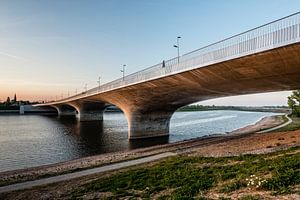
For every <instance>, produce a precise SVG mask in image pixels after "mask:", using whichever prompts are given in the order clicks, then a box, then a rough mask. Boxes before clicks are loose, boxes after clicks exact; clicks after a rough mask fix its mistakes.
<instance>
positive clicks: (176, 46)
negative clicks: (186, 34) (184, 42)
mask: <svg viewBox="0 0 300 200" xmlns="http://www.w3.org/2000/svg"><path fill="white" fill-rule="evenodd" d="M180 38H181V37H180V36H177V45H173V47H175V48H177V62H178V64H179V39H180Z"/></svg>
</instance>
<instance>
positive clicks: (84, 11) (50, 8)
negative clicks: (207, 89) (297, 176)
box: [0, 0, 300, 105]
mask: <svg viewBox="0 0 300 200" xmlns="http://www.w3.org/2000/svg"><path fill="white" fill-rule="evenodd" d="M299 8H300V1H299V0H251V1H246V0H227V1H224V0H206V1H205V0H202V1H200V0H106V1H101V0H97V1H96V0H81V1H79V0H68V1H66V0H52V1H46V0H34V1H29V0H24V1H20V0H7V1H4V0H1V1H0V100H4V99H5V98H6V96H8V95H10V96H12V95H13V94H14V92H17V94H18V96H19V97H21V98H24V99H53V98H55V96H57V97H61V94H63V95H64V97H65V96H66V95H67V93H68V90H69V93H70V94H74V91H75V89H76V88H77V90H78V91H81V90H83V87H84V84H85V83H87V84H88V87H94V86H96V85H97V79H98V76H99V75H100V76H101V77H102V82H109V81H112V80H114V79H116V78H119V77H120V76H121V72H120V68H121V66H122V65H123V64H126V65H127V66H128V67H127V73H132V72H135V71H138V70H141V69H143V68H146V67H149V66H152V65H154V64H156V63H159V62H161V60H166V59H168V58H171V57H175V56H176V49H175V48H173V44H174V43H175V42H176V36H177V35H180V36H181V37H182V39H181V52H182V53H187V52H189V51H192V50H195V49H197V48H200V47H202V46H204V45H207V44H210V43H213V42H216V41H218V40H221V39H224V38H226V37H229V36H232V35H234V34H237V33H240V32H242V31H245V30H247V29H250V28H254V27H256V26H259V25H262V24H264V23H267V22H270V21H272V20H276V19H278V18H281V17H284V16H286V15H289V14H292V13H294V12H297V11H299ZM287 94H289V93H288V92H285V93H273V94H269V95H254V96H250V97H251V98H249V97H238V98H237V97H235V98H229V99H228V98H226V99H219V100H214V101H211V102H208V103H209V104H210V103H214V104H216V105H222V104H226V105H232V104H234V105H282V104H285V103H286V99H285V97H286V95H287Z"/></svg>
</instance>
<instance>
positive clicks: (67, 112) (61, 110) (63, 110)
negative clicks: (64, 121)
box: [53, 105, 76, 118]
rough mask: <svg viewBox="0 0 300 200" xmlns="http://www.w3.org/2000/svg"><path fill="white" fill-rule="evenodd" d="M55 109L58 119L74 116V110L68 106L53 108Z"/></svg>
mask: <svg viewBox="0 0 300 200" xmlns="http://www.w3.org/2000/svg"><path fill="white" fill-rule="evenodd" d="M53 107H54V108H56V110H57V113H58V116H59V117H60V118H68V117H75V116H76V109H75V108H73V107H71V106H69V105H61V106H53Z"/></svg>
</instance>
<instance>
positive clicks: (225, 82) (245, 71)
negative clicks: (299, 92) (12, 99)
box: [49, 43, 300, 138]
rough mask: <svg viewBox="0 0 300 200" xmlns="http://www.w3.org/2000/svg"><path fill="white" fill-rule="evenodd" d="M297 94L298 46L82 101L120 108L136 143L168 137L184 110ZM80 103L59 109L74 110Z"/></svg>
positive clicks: (191, 71)
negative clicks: (233, 99)
mask: <svg viewBox="0 0 300 200" xmlns="http://www.w3.org/2000/svg"><path fill="white" fill-rule="evenodd" d="M298 88H300V44H299V43H296V44H292V45H288V46H285V47H280V48H277V49H272V50H269V51H265V52H261V53H256V54H253V55H249V56H244V57H241V58H237V59H233V60H229V61H225V62H221V63H217V64H213V65H208V66H205V67H201V68H198V69H194V70H190V71H187V72H182V73H178V74H175V75H170V76H166V77H163V78H159V79H155V80H151V81H147V82H143V83H138V84H135V85H131V86H126V87H123V88H119V89H115V90H112V91H108V92H104V93H100V94H97V95H94V96H89V97H85V98H84V100H85V101H92V102H101V103H103V104H113V105H116V106H117V107H119V108H120V109H121V110H122V111H123V112H124V113H125V116H126V118H127V121H128V127H129V130H128V137H129V138H138V137H148V136H155V135H166V134H168V131H169V121H170V118H171V116H172V114H173V112H174V111H175V110H176V109H178V108H180V107H182V106H184V105H188V104H191V103H194V102H198V101H203V100H207V99H214V98H219V97H226V96H234V95H243V94H254V93H262V92H274V91H284V90H293V89H298ZM81 100H82V99H79V100H74V101H73V102H68V101H66V102H60V104H76V102H77V101H81ZM55 104H56V103H53V105H55ZM49 105H50V104H49Z"/></svg>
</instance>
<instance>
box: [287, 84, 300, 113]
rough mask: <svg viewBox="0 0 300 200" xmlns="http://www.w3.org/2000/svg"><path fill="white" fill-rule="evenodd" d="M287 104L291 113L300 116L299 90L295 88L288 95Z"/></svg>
mask: <svg viewBox="0 0 300 200" xmlns="http://www.w3.org/2000/svg"><path fill="white" fill-rule="evenodd" d="M288 106H289V107H290V108H291V109H292V114H293V115H294V116H296V117H300V90H295V91H293V93H292V94H291V95H290V96H289V97H288Z"/></svg>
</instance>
